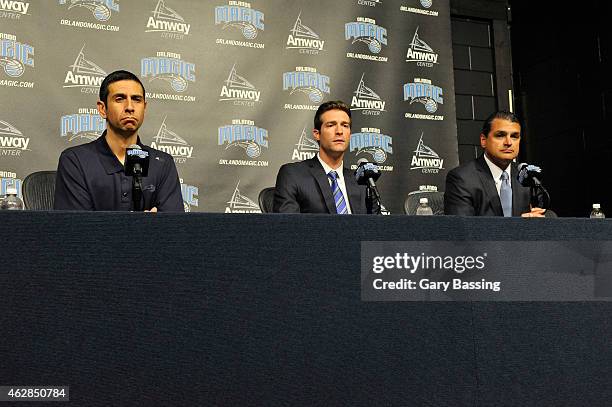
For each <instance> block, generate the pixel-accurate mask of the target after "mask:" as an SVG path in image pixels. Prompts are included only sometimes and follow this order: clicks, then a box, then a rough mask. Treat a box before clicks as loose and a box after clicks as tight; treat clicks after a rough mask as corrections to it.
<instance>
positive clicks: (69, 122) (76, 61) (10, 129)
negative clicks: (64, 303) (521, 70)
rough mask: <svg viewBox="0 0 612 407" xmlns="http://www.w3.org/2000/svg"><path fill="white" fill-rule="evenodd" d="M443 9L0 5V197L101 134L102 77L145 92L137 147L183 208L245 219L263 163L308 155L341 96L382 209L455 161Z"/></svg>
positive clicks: (72, 1) (260, 2)
mask: <svg viewBox="0 0 612 407" xmlns="http://www.w3.org/2000/svg"><path fill="white" fill-rule="evenodd" d="M450 44H451V38H450V15H449V2H448V0H341V1H333V2H332V1H329V0H308V1H306V0H299V1H285V0H256V1H252V2H243V1H227V0H215V1H212V0H206V1H200V0H146V1H145V0H142V1H137V2H136V1H129V2H128V1H120V0H56V1H44V2H42V1H8V0H0V67H1V69H0V89H1V90H0V178H1V189H0V194H4V192H5V189H6V186H7V185H8V184H9V183H13V182H14V183H16V184H17V187H18V189H19V191H20V190H21V181H22V180H23V178H25V176H26V175H27V174H29V173H31V172H33V171H38V170H49V169H55V168H56V167H57V160H58V157H59V154H60V152H61V151H62V150H64V149H65V148H67V147H70V146H74V145H78V144H82V143H86V142H89V141H91V140H93V139H95V138H97V137H99V135H100V134H101V133H102V131H103V130H104V128H105V123H104V121H103V120H102V119H101V118H100V117H99V116H98V113H97V111H96V110H95V105H96V101H97V99H98V97H97V94H98V90H99V86H100V83H101V81H102V79H103V78H104V77H105V76H106V74H108V73H110V72H112V71H114V70H117V69H127V70H130V71H132V72H134V73H136V74H137V75H138V76H139V77H140V78H141V80H142V81H143V83H144V85H145V87H146V98H147V101H148V103H149V104H148V107H147V113H146V117H145V122H144V125H143V126H142V128H141V130H140V136H141V140H142V142H143V143H145V144H148V145H151V146H152V147H154V148H157V149H160V150H162V151H166V152H168V153H170V154H172V156H173V157H174V159H175V161H176V165H177V168H178V172H179V176H180V178H181V183H182V193H183V199H184V201H185V207H186V209H187V210H190V211H210V212H259V207H258V205H257V203H256V202H257V195H258V193H259V191H260V190H261V189H263V188H264V187H267V186H271V185H274V182H275V178H276V173H277V171H278V168H279V167H280V166H281V165H282V164H284V163H286V162H290V161H299V160H303V159H306V158H309V157H312V156H313V155H314V154H315V152H316V151H317V149H318V147H317V144H316V142H315V141H314V139H313V138H312V134H311V130H312V126H313V124H312V121H313V116H314V112H315V110H316V108H317V106H318V105H319V104H320V103H321V102H323V101H326V100H332V99H342V100H344V101H346V102H347V103H348V104H350V107H351V110H352V115H353V128H352V137H351V142H350V151H349V153H348V154H347V156H346V157H345V161H347V162H348V164H350V165H353V166H354V165H355V163H356V162H357V160H358V159H359V158H362V157H365V158H367V159H369V160H371V161H374V162H376V163H377V164H378V165H380V167H381V169H382V170H383V177H382V178H381V179H380V182H379V188H380V190H381V194H382V197H383V204H385V206H387V208H388V209H390V211H391V212H392V213H401V212H402V207H403V201H404V199H405V197H406V195H407V194H408V193H409V192H411V191H417V190H436V189H438V190H442V189H443V186H444V178H445V176H446V172H447V171H448V170H449V169H452V168H453V167H455V166H456V165H457V162H458V159H457V136H456V124H455V101H454V84H453V75H452V53H451V45H450Z"/></svg>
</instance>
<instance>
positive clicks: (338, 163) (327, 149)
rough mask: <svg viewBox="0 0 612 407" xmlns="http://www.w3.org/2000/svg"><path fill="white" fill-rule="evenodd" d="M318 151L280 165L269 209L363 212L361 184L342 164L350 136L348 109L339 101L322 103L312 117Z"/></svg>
mask: <svg viewBox="0 0 612 407" xmlns="http://www.w3.org/2000/svg"><path fill="white" fill-rule="evenodd" d="M312 134H313V137H314V139H315V140H316V141H317V142H318V143H319V152H318V153H317V154H316V155H315V156H314V157H313V158H311V159H309V160H304V161H301V162H296V163H289V164H285V165H283V166H282V167H281V168H280V169H279V171H278V175H277V177H276V191H275V194H274V205H273V211H274V212H279V213H332V214H351V213H366V207H365V187H364V186H361V185H357V182H356V181H355V176H354V174H353V172H352V171H350V170H349V169H348V168H346V167H345V166H344V161H343V160H344V153H345V152H346V150H348V148H349V145H350V138H351V111H350V109H349V108H348V106H347V105H346V104H345V103H344V102H342V101H331V102H325V103H323V104H322V105H321V106H319V108H318V109H317V112H316V114H315V118H314V129H313V131H312Z"/></svg>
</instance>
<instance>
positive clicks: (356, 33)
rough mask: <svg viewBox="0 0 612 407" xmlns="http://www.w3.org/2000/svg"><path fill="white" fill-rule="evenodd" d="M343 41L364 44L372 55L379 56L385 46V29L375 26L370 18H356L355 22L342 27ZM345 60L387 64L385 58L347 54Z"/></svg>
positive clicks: (374, 22)
mask: <svg viewBox="0 0 612 407" xmlns="http://www.w3.org/2000/svg"><path fill="white" fill-rule="evenodd" d="M344 39H346V40H352V42H351V44H355V43H356V42H361V43H364V44H366V45H367V46H368V50H370V52H371V53H372V54H379V53H380V51H381V50H382V47H383V45H384V46H386V45H387V29H386V28H385V27H381V26H379V25H376V21H375V20H373V19H371V18H365V17H357V21H354V22H350V23H346V24H345V25H344ZM346 56H347V58H356V59H366V60H371V61H380V62H387V61H388V58H387V57H382V56H377V55H367V54H355V53H352V52H347V54H346Z"/></svg>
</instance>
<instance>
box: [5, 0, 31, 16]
mask: <svg viewBox="0 0 612 407" xmlns="http://www.w3.org/2000/svg"><path fill="white" fill-rule="evenodd" d="M29 8H30V3H29V2H25V1H14V0H0V18H8V19H11V20H19V19H20V18H21V16H23V15H27V14H28V9H29Z"/></svg>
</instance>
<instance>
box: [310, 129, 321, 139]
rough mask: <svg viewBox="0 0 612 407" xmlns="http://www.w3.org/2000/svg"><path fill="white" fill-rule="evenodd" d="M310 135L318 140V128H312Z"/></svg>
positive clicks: (319, 135)
mask: <svg viewBox="0 0 612 407" xmlns="http://www.w3.org/2000/svg"><path fill="white" fill-rule="evenodd" d="M312 137H314V139H315V140H316V141H320V139H321V133H320V132H319V130H317V129H312Z"/></svg>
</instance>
